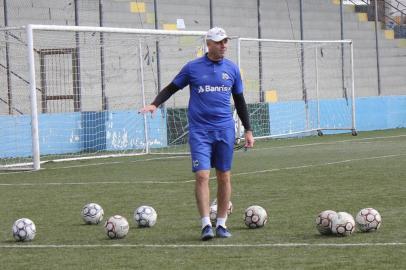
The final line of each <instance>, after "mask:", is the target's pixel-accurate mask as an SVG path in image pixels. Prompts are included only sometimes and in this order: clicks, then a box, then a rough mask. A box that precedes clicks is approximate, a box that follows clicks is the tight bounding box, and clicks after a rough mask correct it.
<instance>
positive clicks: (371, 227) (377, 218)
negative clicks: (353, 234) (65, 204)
mask: <svg viewBox="0 0 406 270" xmlns="http://www.w3.org/2000/svg"><path fill="white" fill-rule="evenodd" d="M355 223H356V224H357V228H358V229H359V230H360V231H361V232H370V231H376V230H378V229H379V228H380V227H381V224H382V217H381V215H380V214H379V212H378V211H376V210H375V209H374V208H363V209H361V210H360V211H359V212H358V213H357V215H356V216H355Z"/></svg>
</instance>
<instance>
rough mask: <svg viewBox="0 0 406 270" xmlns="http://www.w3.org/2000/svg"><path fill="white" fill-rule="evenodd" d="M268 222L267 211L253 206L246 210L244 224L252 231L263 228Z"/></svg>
mask: <svg viewBox="0 0 406 270" xmlns="http://www.w3.org/2000/svg"><path fill="white" fill-rule="evenodd" d="M267 221H268V214H267V213H266V211H265V209H264V208H262V207H261V206H258V205H253V206H250V207H248V208H247V209H245V215H244V222H245V225H247V227H248V228H250V229H255V228H260V227H263V226H264V225H265V224H266V222H267Z"/></svg>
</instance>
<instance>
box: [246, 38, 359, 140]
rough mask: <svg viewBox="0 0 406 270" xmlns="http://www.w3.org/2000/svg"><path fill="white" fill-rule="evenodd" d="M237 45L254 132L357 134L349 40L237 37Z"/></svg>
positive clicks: (276, 134) (272, 134)
mask: <svg viewBox="0 0 406 270" xmlns="http://www.w3.org/2000/svg"><path fill="white" fill-rule="evenodd" d="M238 48H239V49H238V62H239V66H240V69H241V72H242V75H243V80H244V85H245V97H246V100H247V103H248V106H249V112H250V119H251V122H252V124H253V127H254V132H255V136H257V137H265V138H266V137H283V136H293V135H295V136H297V135H298V134H299V135H300V134H304V135H306V134H314V133H318V134H319V135H322V134H323V132H329V133H334V132H339V131H345V130H349V131H352V132H353V134H354V135H355V134H356V133H355V111H354V106H355V104H354V84H353V83H354V80H353V64H352V42H351V41H348V40H337V41H310V40H309V41H307V40H306V41H300V40H296V41H295V40H271V39H249V38H240V39H239V40H238Z"/></svg>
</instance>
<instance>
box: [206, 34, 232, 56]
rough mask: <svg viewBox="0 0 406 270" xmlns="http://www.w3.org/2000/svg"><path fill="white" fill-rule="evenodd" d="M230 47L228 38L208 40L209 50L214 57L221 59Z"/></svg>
mask: <svg viewBox="0 0 406 270" xmlns="http://www.w3.org/2000/svg"><path fill="white" fill-rule="evenodd" d="M227 47H228V38H225V39H223V40H221V41H218V42H216V41H213V40H208V41H207V48H208V50H209V54H210V55H211V56H213V58H216V59H220V58H223V57H224V55H225V53H226V51H227Z"/></svg>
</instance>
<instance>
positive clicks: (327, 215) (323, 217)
mask: <svg viewBox="0 0 406 270" xmlns="http://www.w3.org/2000/svg"><path fill="white" fill-rule="evenodd" d="M335 216H337V212H335V211H333V210H325V211H323V212H321V213H319V214H318V215H317V217H316V229H317V230H318V231H319V233H320V234H323V235H328V234H332V231H331V221H332V220H333V218H334V217H335Z"/></svg>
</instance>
